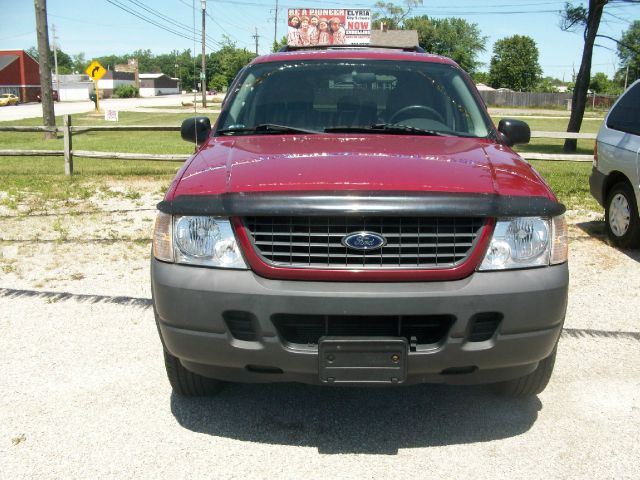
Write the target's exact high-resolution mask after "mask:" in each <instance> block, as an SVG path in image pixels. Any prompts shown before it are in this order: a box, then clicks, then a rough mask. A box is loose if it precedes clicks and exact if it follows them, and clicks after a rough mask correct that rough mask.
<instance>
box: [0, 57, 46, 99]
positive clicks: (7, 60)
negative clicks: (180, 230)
mask: <svg viewBox="0 0 640 480" xmlns="http://www.w3.org/2000/svg"><path fill="white" fill-rule="evenodd" d="M0 93H13V94H15V95H17V96H19V97H20V101H21V102H35V101H36V100H37V98H36V96H37V95H38V94H40V71H39V65H38V62H36V61H35V60H34V59H33V57H31V55H29V54H28V53H27V52H25V51H24V50H0Z"/></svg>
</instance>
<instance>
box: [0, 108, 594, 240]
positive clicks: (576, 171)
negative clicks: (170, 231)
mask: <svg viewBox="0 0 640 480" xmlns="http://www.w3.org/2000/svg"><path fill="white" fill-rule="evenodd" d="M190 116H192V112H184V113H162V112H157V113H139V112H120V124H122V125H159V124H168V125H180V123H181V122H182V120H183V119H184V118H187V117H190ZM514 118H517V116H515V117H514ZM498 120H499V118H494V121H496V123H497V122H498ZM524 120H525V121H527V123H529V125H530V126H531V129H532V130H546V131H564V130H565V129H566V123H567V119H555V118H553V119H547V118H544V119H542V118H541V119H531V118H526V119H524ZM57 122H59V124H62V119H61V118H58V119H57ZM73 123H74V125H105V124H111V123H110V122H105V121H104V120H103V118H102V117H101V116H96V115H95V114H93V113H88V114H78V115H74V116H73ZM600 123H601V121H593V120H590V121H585V122H584V123H583V125H582V130H581V131H582V132H592V133H594V132H597V130H598V128H599V127H600ZM0 124H3V125H39V124H41V120H40V119H39V118H37V119H25V120H17V121H12V122H1V123H0ZM73 141H74V148H77V149H81V150H101V151H119V152H145V153H178V154H185V155H188V154H189V153H191V152H192V151H193V145H192V144H189V143H186V142H184V141H183V140H181V139H180V136H179V134H178V133H177V132H88V133H84V134H78V135H74V138H73ZM0 144H1V145H2V147H1V148H16V149H18V148H25V149H28V148H32V149H62V148H63V147H62V138H58V139H55V140H44V139H43V135H42V134H41V133H12V132H0ZM562 144H563V140H558V139H533V140H532V142H531V144H529V145H524V146H519V147H518V148H517V150H519V151H530V152H541V153H561V152H562ZM592 152H593V140H579V141H578V153H585V154H590V153H592ZM531 164H532V165H534V167H535V168H536V169H537V170H538V171H539V172H540V173H541V175H542V176H543V177H545V179H546V180H547V182H548V183H549V184H550V186H551V188H552V189H553V190H554V191H555V192H556V194H557V195H558V197H559V198H560V200H561V201H562V202H563V203H565V204H566V205H567V207H568V208H570V209H576V208H587V209H595V210H598V209H599V207H598V205H597V203H596V202H595V200H594V199H592V198H591V195H590V193H589V182H588V178H589V175H590V173H591V164H590V163H575V162H553V161H532V162H531ZM180 165H181V164H180V163H178V162H146V161H130V160H101V159H85V158H75V159H74V173H75V174H74V176H73V177H71V178H69V177H65V176H64V174H63V172H64V162H63V159H62V157H0V185H1V186H0V191H4V192H7V195H4V196H0V204H1V205H4V206H6V207H9V208H12V209H16V208H17V207H18V206H19V205H27V212H28V211H30V210H36V209H41V208H42V206H43V205H47V204H49V203H53V204H57V205H65V204H72V203H74V202H77V201H82V200H84V199H87V198H90V197H92V196H93V195H95V194H96V192H102V193H105V194H107V195H114V192H113V191H111V190H109V188H108V186H107V184H108V183H110V182H113V181H119V182H120V181H124V180H131V179H132V178H138V179H144V180H147V179H151V180H156V181H157V180H160V181H161V182H163V183H164V184H165V185H168V184H169V182H170V181H171V179H172V178H173V176H174V175H175V173H176V171H177V170H178V169H179V168H180ZM118 195H122V196H123V197H125V198H129V199H133V200H136V199H138V198H140V192H138V191H136V190H135V188H132V187H130V186H129V187H127V189H126V190H125V191H124V192H123V193H118ZM59 233H60V234H61V236H63V235H64V232H62V231H60V232H59Z"/></svg>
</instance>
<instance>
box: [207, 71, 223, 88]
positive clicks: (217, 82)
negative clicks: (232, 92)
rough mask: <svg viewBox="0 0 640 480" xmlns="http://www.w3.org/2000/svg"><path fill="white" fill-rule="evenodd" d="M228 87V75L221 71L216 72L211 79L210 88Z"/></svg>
mask: <svg viewBox="0 0 640 480" xmlns="http://www.w3.org/2000/svg"><path fill="white" fill-rule="evenodd" d="M226 88H227V77H225V76H224V75H222V74H221V73H216V74H215V75H214V76H213V77H212V78H211V80H210V81H209V90H217V91H218V92H221V91H223V90H224V89H226Z"/></svg>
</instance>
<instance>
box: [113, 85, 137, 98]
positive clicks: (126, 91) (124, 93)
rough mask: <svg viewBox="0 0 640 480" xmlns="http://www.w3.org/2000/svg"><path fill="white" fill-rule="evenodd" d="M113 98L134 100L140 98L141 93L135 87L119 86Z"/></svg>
mask: <svg viewBox="0 0 640 480" xmlns="http://www.w3.org/2000/svg"><path fill="white" fill-rule="evenodd" d="M113 96H114V97H116V98H134V97H139V96H140V92H139V91H138V89H137V88H136V87H134V86H133V85H119V86H118V87H116V89H115V90H114V91H113Z"/></svg>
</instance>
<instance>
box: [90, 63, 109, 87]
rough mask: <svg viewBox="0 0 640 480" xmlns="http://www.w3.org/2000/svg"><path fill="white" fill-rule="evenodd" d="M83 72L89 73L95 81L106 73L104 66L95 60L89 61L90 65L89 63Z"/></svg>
mask: <svg viewBox="0 0 640 480" xmlns="http://www.w3.org/2000/svg"><path fill="white" fill-rule="evenodd" d="M85 72H86V74H87V75H89V76H90V77H91V78H92V79H93V80H95V81H96V82H97V81H98V80H100V79H101V78H102V77H103V75H104V74H105V73H107V71H106V70H105V68H104V67H103V66H102V65H100V64H99V63H98V62H96V61H95V60H94V61H93V62H91V65H89V66H88V67H87V69H86V70H85Z"/></svg>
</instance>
